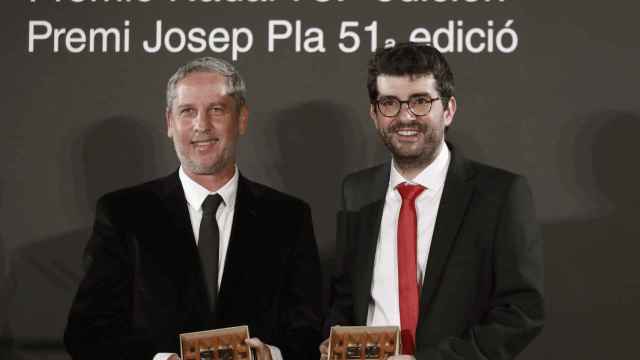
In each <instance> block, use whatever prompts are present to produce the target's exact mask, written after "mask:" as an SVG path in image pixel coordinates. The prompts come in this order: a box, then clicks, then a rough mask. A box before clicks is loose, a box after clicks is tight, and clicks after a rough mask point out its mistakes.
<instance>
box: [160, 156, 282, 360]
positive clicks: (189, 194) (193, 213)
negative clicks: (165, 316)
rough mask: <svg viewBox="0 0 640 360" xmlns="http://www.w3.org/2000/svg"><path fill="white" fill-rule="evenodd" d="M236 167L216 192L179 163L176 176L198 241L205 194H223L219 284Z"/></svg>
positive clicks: (276, 354)
mask: <svg viewBox="0 0 640 360" xmlns="http://www.w3.org/2000/svg"><path fill="white" fill-rule="evenodd" d="M238 174H239V172H238V167H236V168H235V172H234V173H233V176H232V177H231V179H229V181H227V183H226V184H224V185H222V187H220V188H219V189H218V190H217V191H216V192H210V191H209V190H207V188H205V187H204V186H202V185H200V184H198V183H197V182H195V181H194V180H193V179H191V178H190V177H189V175H187V173H185V172H184V170H183V169H182V166H181V167H180V170H179V171H178V176H179V178H180V183H181V184H182V189H183V190H184V196H185V198H186V200H187V208H188V209H189V219H190V220H191V228H192V229H193V237H194V238H195V240H196V244H197V243H198V237H199V235H200V221H201V220H202V203H203V202H204V199H206V197H207V196H209V195H212V194H219V195H220V196H221V197H222V203H220V206H218V210H217V211H216V221H217V223H218V231H219V232H220V249H219V251H218V256H219V258H218V269H219V270H218V287H220V283H221V282H222V275H223V271H224V264H225V260H226V258H227V248H228V247H229V239H230V237H231V227H232V225H233V214H234V212H235V205H236V195H237V193H238V178H239V175H238ZM269 350H270V351H271V358H272V359H273V360H282V354H281V353H280V349H278V348H277V347H275V346H271V345H269ZM172 355H175V354H172V353H158V354H156V355H155V356H154V357H153V360H167V359H169V358H170V357H171V356H172Z"/></svg>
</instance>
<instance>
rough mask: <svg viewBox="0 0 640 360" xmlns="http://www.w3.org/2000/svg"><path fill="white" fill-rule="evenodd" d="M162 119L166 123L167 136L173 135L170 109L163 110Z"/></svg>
mask: <svg viewBox="0 0 640 360" xmlns="http://www.w3.org/2000/svg"><path fill="white" fill-rule="evenodd" d="M164 121H165V124H166V125H167V137H169V138H172V137H173V123H172V121H171V109H169V108H167V110H165V112H164Z"/></svg>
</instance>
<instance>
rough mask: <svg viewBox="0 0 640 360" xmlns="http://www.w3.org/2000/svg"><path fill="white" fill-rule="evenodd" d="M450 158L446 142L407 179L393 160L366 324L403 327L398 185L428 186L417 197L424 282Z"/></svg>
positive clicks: (419, 275)
mask: <svg viewBox="0 0 640 360" xmlns="http://www.w3.org/2000/svg"><path fill="white" fill-rule="evenodd" d="M450 161H451V153H450V151H449V148H448V147H447V144H446V143H444V142H443V145H442V148H441V150H440V152H439V154H438V155H437V156H436V158H435V160H434V161H433V162H432V163H431V164H430V165H429V166H427V167H426V168H425V169H424V170H422V172H420V173H419V174H418V176H416V177H415V178H414V179H413V180H411V181H409V180H406V179H405V178H404V177H402V175H401V174H400V173H399V172H398V171H397V170H396V165H395V163H394V162H393V161H392V162H391V173H390V175H389V186H388V187H387V194H386V197H385V201H384V208H383V211H382V221H381V223H380V233H379V235H378V245H377V248H376V255H375V260H374V266H373V279H372V282H371V297H370V299H369V311H368V314H367V325H369V326H400V303H399V299H398V298H399V293H398V250H397V234H398V216H399V214H400V206H401V205H402V197H401V196H400V193H399V192H398V190H397V189H396V186H398V185H399V184H401V183H403V182H407V183H410V184H416V185H422V186H423V187H425V188H426V189H425V190H424V191H423V192H422V193H421V194H420V195H419V196H418V197H417V198H416V216H417V220H418V229H417V242H418V243H417V254H416V261H417V264H416V265H417V266H416V267H417V274H416V276H417V280H418V284H420V288H422V282H423V280H424V275H425V273H426V269H427V259H428V258H429V250H430V248H431V239H432V237H433V228H434V226H435V223H436V217H437V215H438V207H439V206H440V198H441V197H442V190H443V188H444V182H445V179H446V177H447V171H448V169H449V162H450Z"/></svg>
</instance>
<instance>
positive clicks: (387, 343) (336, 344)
mask: <svg viewBox="0 0 640 360" xmlns="http://www.w3.org/2000/svg"><path fill="white" fill-rule="evenodd" d="M399 351H400V328H399V327H397V326H334V327H332V328H331V335H330V336H329V360H352V359H353V360H385V359H387V358H388V357H390V356H393V355H397V354H398V353H399Z"/></svg>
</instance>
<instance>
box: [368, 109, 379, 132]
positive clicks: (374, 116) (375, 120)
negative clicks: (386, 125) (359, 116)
mask: <svg viewBox="0 0 640 360" xmlns="http://www.w3.org/2000/svg"><path fill="white" fill-rule="evenodd" d="M369 118H371V121H373V126H375V127H376V129H377V128H378V113H377V112H376V107H375V105H374V104H371V105H369Z"/></svg>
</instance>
